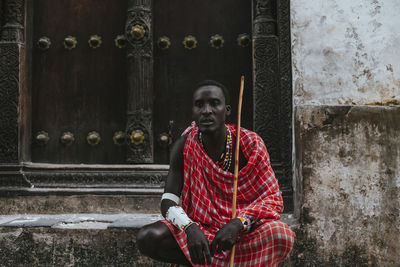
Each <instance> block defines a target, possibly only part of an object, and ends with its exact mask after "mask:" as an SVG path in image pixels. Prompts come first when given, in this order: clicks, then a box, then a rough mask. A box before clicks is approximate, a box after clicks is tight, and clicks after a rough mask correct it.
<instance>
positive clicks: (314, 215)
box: [296, 106, 400, 266]
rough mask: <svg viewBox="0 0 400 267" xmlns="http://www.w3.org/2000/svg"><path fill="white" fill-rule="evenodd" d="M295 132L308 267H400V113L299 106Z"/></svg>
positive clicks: (301, 246) (302, 241) (303, 243)
mask: <svg viewBox="0 0 400 267" xmlns="http://www.w3.org/2000/svg"><path fill="white" fill-rule="evenodd" d="M296 125H297V127H296V129H297V130H298V131H297V135H296V150H297V159H298V162H297V165H298V166H297V170H298V173H297V176H298V177H301V178H302V181H301V185H302V187H303V194H302V198H303V200H302V203H303V204H302V206H301V223H302V231H303V232H302V233H301V238H300V239H299V240H298V241H299V244H298V246H299V248H298V249H299V251H301V252H302V253H303V255H304V258H303V259H304V260H305V262H309V261H317V263H319V264H322V263H326V262H331V263H332V262H334V263H337V264H339V265H342V264H345V263H346V262H349V261H350V262H352V263H353V264H354V263H357V262H358V263H364V264H367V263H370V264H373V263H376V264H378V266H395V263H397V264H398V263H400V253H399V252H400V214H399V211H400V138H399V136H400V107H397V108H395V107H391V108H389V107H365V106H364V107H355V106H336V107H334V106H301V107H297V108H296ZM310 242H311V243H313V244H314V245H313V246H311V247H310V246H309V245H310ZM303 249H304V251H302V250H303ZM312 255H318V257H315V256H314V257H313V256H312ZM300 256H301V255H300ZM349 257H350V258H349ZM301 258H302V257H300V259H301ZM318 261H320V262H318Z"/></svg>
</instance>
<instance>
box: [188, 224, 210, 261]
mask: <svg viewBox="0 0 400 267" xmlns="http://www.w3.org/2000/svg"><path fill="white" fill-rule="evenodd" d="M185 232H186V236H187V244H188V248H189V254H190V259H191V260H192V263H193V264H201V265H205V264H207V265H209V264H211V255H210V249H209V247H208V240H207V238H206V237H205V235H204V233H203V231H202V230H201V229H200V227H199V226H198V225H197V224H195V223H194V224H192V225H190V226H189V227H188V228H187V229H186V231H185Z"/></svg>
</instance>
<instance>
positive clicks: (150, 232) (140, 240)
mask: <svg viewBox="0 0 400 267" xmlns="http://www.w3.org/2000/svg"><path fill="white" fill-rule="evenodd" d="M166 231H168V227H167V226H165V225H164V224H163V223H161V222H155V223H152V224H149V225H145V226H143V227H142V228H141V229H140V230H139V233H138V235H137V239H136V242H137V245H138V248H139V251H140V252H141V253H142V254H144V255H146V256H151V255H152V252H153V253H154V252H155V251H157V250H158V246H160V245H161V244H162V242H163V239H164V238H165V235H166V234H167V233H166Z"/></svg>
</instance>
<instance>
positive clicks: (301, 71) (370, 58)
mask: <svg viewBox="0 0 400 267" xmlns="http://www.w3.org/2000/svg"><path fill="white" fill-rule="evenodd" d="M399 10H400V1H398V0H385V1H383V0H368V1H366V0H355V1H346V0H326V1H309V0H292V1H291V20H292V44H293V48H292V51H293V55H292V58H293V75H294V77H293V81H294V87H293V88H294V90H295V92H294V101H295V104H327V105H337V104H339V105H341V104H350V105H351V104H372V103H375V104H376V103H393V102H394V103H396V101H397V103H399V101H400V49H399V45H398V44H399V43H400V31H399V27H400V16H399V15H398V13H399Z"/></svg>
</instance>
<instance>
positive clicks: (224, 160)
mask: <svg viewBox="0 0 400 267" xmlns="http://www.w3.org/2000/svg"><path fill="white" fill-rule="evenodd" d="M226 130H227V131H226V147H225V152H224V153H222V154H221V157H220V158H219V160H218V161H217V162H215V164H216V165H217V166H218V167H220V168H221V169H223V170H224V171H227V170H229V168H230V166H231V163H232V133H231V130H229V128H228V127H226ZM199 140H200V144H201V146H202V147H203V148H204V145H203V138H202V136H201V132H199Z"/></svg>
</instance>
